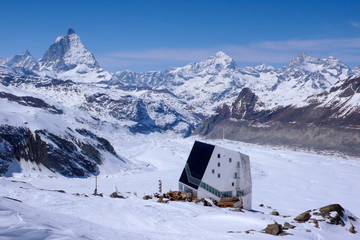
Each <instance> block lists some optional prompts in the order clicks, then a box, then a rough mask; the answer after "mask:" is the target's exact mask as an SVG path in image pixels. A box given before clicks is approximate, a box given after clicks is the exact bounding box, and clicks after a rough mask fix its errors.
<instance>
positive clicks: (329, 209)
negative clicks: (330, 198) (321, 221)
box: [319, 204, 344, 217]
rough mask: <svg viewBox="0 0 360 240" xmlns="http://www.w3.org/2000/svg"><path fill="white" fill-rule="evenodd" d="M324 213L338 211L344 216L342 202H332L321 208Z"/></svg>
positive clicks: (328, 213)
mask: <svg viewBox="0 0 360 240" xmlns="http://www.w3.org/2000/svg"><path fill="white" fill-rule="evenodd" d="M319 210H320V212H321V213H322V215H325V216H327V215H330V212H337V213H338V214H339V216H340V217H342V216H344V213H343V212H344V208H343V207H342V206H341V205H340V204H331V205H327V206H325V207H322V208H320V209H319Z"/></svg>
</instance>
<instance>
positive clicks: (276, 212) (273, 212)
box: [271, 211, 280, 216]
mask: <svg viewBox="0 0 360 240" xmlns="http://www.w3.org/2000/svg"><path fill="white" fill-rule="evenodd" d="M271 215H274V216H279V215H280V214H279V212H278V211H272V212H271Z"/></svg>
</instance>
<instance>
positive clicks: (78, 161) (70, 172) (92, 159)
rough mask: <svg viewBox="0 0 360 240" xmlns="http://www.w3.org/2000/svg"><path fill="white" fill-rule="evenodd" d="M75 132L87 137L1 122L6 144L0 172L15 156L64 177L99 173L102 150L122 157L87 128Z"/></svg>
mask: <svg viewBox="0 0 360 240" xmlns="http://www.w3.org/2000/svg"><path fill="white" fill-rule="evenodd" d="M77 131H78V132H81V133H82V135H83V136H88V137H89V139H88V140H86V139H83V140H80V139H79V138H77V137H76V135H75V134H74V133H72V132H71V131H69V132H65V133H64V134H63V135H61V136H59V135H55V134H53V133H51V132H48V131H47V130H36V131H35V132H32V131H31V130H30V129H28V128H25V127H14V126H9V125H1V126H0V145H6V149H7V150H8V151H7V152H1V156H0V158H1V159H2V160H3V161H0V170H1V171H0V174H4V173H6V172H7V170H8V165H9V164H6V162H8V163H9V161H10V160H14V159H16V160H17V161H31V162H33V163H34V164H37V165H40V164H41V165H43V166H45V167H46V168H48V169H50V170H51V171H54V172H58V173H60V174H62V175H64V176H67V177H87V176H90V175H96V174H98V173H99V168H98V166H99V165H101V164H102V162H103V156H102V153H101V151H107V152H109V153H111V154H112V155H114V156H115V157H117V158H118V159H119V160H122V159H121V158H120V157H119V156H118V155H117V154H116V152H115V150H114V148H113V147H112V146H111V144H110V143H109V142H108V141H107V140H105V139H103V138H101V137H98V136H96V135H95V134H93V133H91V132H90V131H88V130H84V129H82V130H77ZM4 156H5V157H4ZM6 159H7V160H6ZM1 162H3V164H1ZM4 162H5V164H4Z"/></svg>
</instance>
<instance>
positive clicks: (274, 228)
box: [264, 222, 282, 235]
mask: <svg viewBox="0 0 360 240" xmlns="http://www.w3.org/2000/svg"><path fill="white" fill-rule="evenodd" d="M264 232H265V233H267V234H271V235H279V234H280V233H281V232H282V226H281V225H280V224H278V223H277V222H275V223H273V224H268V225H267V226H266V228H265V229H264Z"/></svg>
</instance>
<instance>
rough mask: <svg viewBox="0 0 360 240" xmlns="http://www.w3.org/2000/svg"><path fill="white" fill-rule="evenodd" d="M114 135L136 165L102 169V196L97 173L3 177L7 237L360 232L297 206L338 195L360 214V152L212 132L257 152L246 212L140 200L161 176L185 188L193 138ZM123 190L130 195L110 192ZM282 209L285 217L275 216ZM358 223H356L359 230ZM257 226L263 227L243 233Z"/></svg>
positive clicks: (0, 229) (1, 215)
mask: <svg viewBox="0 0 360 240" xmlns="http://www.w3.org/2000/svg"><path fill="white" fill-rule="evenodd" d="M113 138H114V139H112V141H111V142H113V143H117V144H115V148H116V151H117V152H118V153H119V154H121V155H122V156H124V157H126V158H128V159H129V160H130V161H132V162H133V163H135V164H136V165H137V166H138V167H137V168H134V169H132V170H129V171H125V172H122V173H118V174H112V175H106V174H100V176H99V177H98V190H99V192H101V193H103V194H104V197H99V196H93V195H91V194H92V193H93V191H94V185H95V179H94V178H89V179H71V178H65V177H62V176H59V175H57V174H49V173H46V174H44V173H39V172H35V171H33V170H32V169H31V168H29V169H27V170H25V171H23V173H16V174H15V176H14V177H13V178H4V177H2V178H0V239H276V238H279V237H275V236H272V235H268V234H264V233H261V232H260V231H261V230H262V229H264V228H265V227H266V225H267V224H270V223H274V221H277V222H278V223H281V224H282V223H284V222H285V221H287V222H290V223H292V224H295V225H296V226H297V227H296V228H295V229H292V230H287V232H288V233H292V234H294V235H289V236H283V238H286V239H360V233H356V234H351V233H350V232H349V231H348V229H349V228H350V226H351V225H350V222H349V221H347V222H346V226H345V227H342V226H340V225H329V224H327V223H325V222H320V223H319V225H320V228H319V229H318V228H315V227H314V224H313V223H310V222H308V223H293V222H294V220H293V218H294V217H295V216H297V215H298V214H300V213H302V212H304V211H306V210H310V209H315V208H319V207H322V206H325V205H328V204H333V203H339V204H341V205H342V207H344V208H345V209H346V210H347V211H348V214H352V215H353V216H356V217H360V208H359V206H360V181H358V179H359V176H360V159H356V158H352V157H344V156H339V155H336V154H332V153H329V154H325V155H324V154H318V153H315V152H303V151H293V150H290V149H285V148H274V147H266V146H259V145H252V144H246V143H241V142H233V141H229V140H216V141H214V140H211V141H208V140H206V141H207V142H209V143H215V144H218V145H221V146H223V147H227V148H230V149H234V150H239V151H241V152H243V153H245V154H248V155H250V160H251V169H252V178H253V209H254V211H245V212H244V213H242V212H233V211H230V210H229V209H221V208H217V207H204V206H202V205H200V204H199V205H197V204H195V203H188V202H169V203H167V204H163V203H157V202H156V199H152V200H143V199H142V197H143V196H144V195H145V194H152V193H154V192H157V191H158V181H159V180H162V182H163V190H164V191H168V190H170V189H172V190H176V189H177V186H178V179H179V176H180V174H181V171H182V169H183V167H184V164H185V161H186V159H187V156H188V154H189V152H190V150H191V147H192V144H193V142H194V140H195V138H194V137H192V138H187V139H182V138H178V137H174V136H170V135H161V134H151V135H135V136H132V137H124V136H122V137H121V138H117V137H116V136H113ZM116 139H117V141H116ZM115 188H116V189H117V190H118V191H119V192H120V193H121V194H122V195H124V196H126V197H128V198H126V199H117V198H110V197H109V195H110V194H111V193H112V192H114V191H115ZM51 190H64V191H65V193H63V192H57V191H51ZM77 193H78V194H80V195H79V196H77V195H78V194H77ZM85 194H86V195H87V196H85ZM4 197H9V198H14V199H17V200H20V201H21V202H18V201H14V200H11V199H8V198H4ZM259 204H264V205H265V207H260V206H259ZM267 206H269V207H271V208H268V207H267ZM274 209H276V210H277V211H278V212H279V213H280V216H273V215H271V214H270V212H271V211H273V210H274ZM284 216H285V217H284ZM359 223H360V219H357V221H356V222H354V223H353V224H354V226H355V228H356V230H357V231H359V230H360V224H359ZM250 229H253V230H255V231H251V232H250V234H247V233H245V231H246V230H250ZM309 230H310V231H309Z"/></svg>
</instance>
